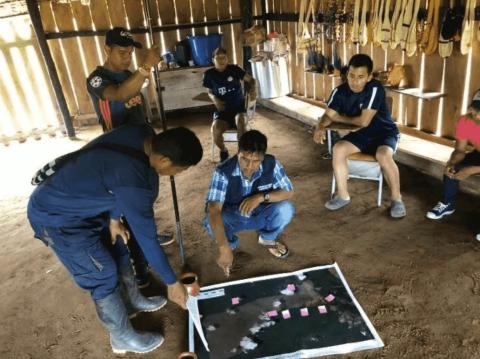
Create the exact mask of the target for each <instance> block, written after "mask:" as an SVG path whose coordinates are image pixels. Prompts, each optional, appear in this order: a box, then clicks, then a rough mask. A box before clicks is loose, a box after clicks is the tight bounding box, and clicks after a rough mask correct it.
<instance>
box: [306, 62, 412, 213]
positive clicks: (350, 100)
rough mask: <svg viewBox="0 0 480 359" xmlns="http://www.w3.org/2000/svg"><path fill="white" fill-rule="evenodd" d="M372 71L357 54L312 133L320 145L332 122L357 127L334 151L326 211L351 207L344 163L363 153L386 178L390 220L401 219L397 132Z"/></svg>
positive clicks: (402, 211)
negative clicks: (332, 189) (335, 186)
mask: <svg viewBox="0 0 480 359" xmlns="http://www.w3.org/2000/svg"><path fill="white" fill-rule="evenodd" d="M372 69H373V62H372V59H371V58H370V57H369V56H367V55H364V54H357V55H354V56H353V57H352V58H351V59H350V62H349V64H348V74H347V82H346V83H344V84H342V85H340V86H338V87H336V88H335V89H334V90H333V91H332V94H331V95H330V99H329V100H328V103H327V106H328V108H327V110H326V111H325V114H324V115H323V116H322V118H321V119H320V121H319V122H318V124H317V127H316V129H315V133H314V141H315V142H317V143H323V141H324V138H325V131H326V127H327V126H329V125H330V124H332V123H333V122H337V123H345V124H350V125H355V126H359V127H360V129H359V130H357V131H354V132H351V133H349V134H348V135H346V136H345V137H343V138H342V139H341V140H340V141H339V142H337V143H336V144H335V146H334V147H333V159H332V165H333V172H334V175H335V179H336V182H337V184H338V191H337V194H336V195H335V196H334V197H333V198H332V199H331V200H329V201H328V202H327V203H326V204H325V207H326V208H327V209H329V210H331V211H335V210H338V209H340V208H343V207H344V206H346V205H347V204H349V203H350V195H349V193H348V188H347V180H348V163H347V159H348V157H349V156H350V155H352V154H354V153H357V152H362V153H367V154H372V155H375V158H376V159H377V161H378V163H379V164H380V167H381V168H382V170H383V172H384V174H385V179H386V181H387V183H388V185H389V186H390V191H391V200H392V203H391V207H390V215H391V217H393V218H403V217H405V216H406V209H405V204H404V203H403V201H402V196H401V194H400V175H399V171H398V167H397V165H396V163H395V161H394V160H393V155H394V153H395V151H396V148H397V143H398V140H399V131H398V129H397V126H396V125H395V123H394V122H393V120H392V118H391V115H390V111H389V109H388V106H387V104H386V101H385V90H384V88H383V86H382V85H381V84H380V82H378V81H376V80H373V79H372Z"/></svg>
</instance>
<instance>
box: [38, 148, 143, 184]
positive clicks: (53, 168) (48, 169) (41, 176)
mask: <svg viewBox="0 0 480 359" xmlns="http://www.w3.org/2000/svg"><path fill="white" fill-rule="evenodd" d="M98 148H103V149H108V150H112V151H115V152H120V153H123V154H125V155H128V156H130V157H133V158H136V159H137V160H139V161H141V162H143V163H144V164H146V165H147V166H150V162H149V159H148V156H147V155H146V154H145V152H143V151H140V150H137V149H135V148H132V147H128V146H124V145H119V144H116V143H98V144H95V145H92V146H88V147H82V148H81V149H79V150H77V151H74V152H70V153H67V154H65V155H63V156H60V157H57V158H56V159H54V160H53V161H50V162H48V163H47V164H46V165H45V166H43V167H42V168H40V169H39V170H38V171H37V172H35V174H34V175H33V177H32V180H31V181H30V183H31V184H32V185H34V186H38V185H39V184H41V183H43V182H44V181H45V180H46V179H47V178H49V177H52V176H53V175H54V174H55V173H57V172H58V170H60V169H61V168H62V167H64V166H65V165H66V164H67V163H69V162H71V161H73V160H74V159H76V158H78V156H80V155H82V154H84V153H87V152H90V151H91V150H94V149H98Z"/></svg>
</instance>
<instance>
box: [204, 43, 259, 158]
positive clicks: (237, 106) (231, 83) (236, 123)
mask: <svg viewBox="0 0 480 359" xmlns="http://www.w3.org/2000/svg"><path fill="white" fill-rule="evenodd" d="M213 64H214V65H215V67H214V68H213V69H209V70H207V71H206V72H205V74H204V75H203V86H204V87H206V88H207V89H208V95H209V97H210V99H211V100H212V102H213V104H214V105H215V107H216V108H217V110H216V111H215V112H214V114H213V124H212V134H213V140H214V142H215V144H216V145H217V147H218V148H219V149H220V161H221V162H223V161H225V160H226V159H227V158H228V151H227V148H226V147H225V143H224V142H223V133H224V132H225V131H227V130H228V129H231V128H236V129H237V132H238V138H240V137H241V136H242V135H243V134H244V133H245V131H247V116H246V113H245V111H246V106H245V97H244V96H243V90H242V83H241V81H243V83H244V86H245V89H246V91H247V93H248V96H249V99H250V100H251V101H253V100H254V99H255V98H256V97H257V92H256V88H255V79H254V78H253V77H252V76H250V75H249V74H247V73H246V72H245V71H244V70H243V69H241V68H240V67H239V66H237V65H231V64H228V56H227V50H225V49H224V48H221V47H219V48H218V49H216V50H215V51H214V52H213Z"/></svg>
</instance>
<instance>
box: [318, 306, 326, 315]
mask: <svg viewBox="0 0 480 359" xmlns="http://www.w3.org/2000/svg"><path fill="white" fill-rule="evenodd" d="M318 311H319V312H320V314H326V313H327V307H325V306H324V305H319V306H318Z"/></svg>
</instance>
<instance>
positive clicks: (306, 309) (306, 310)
mask: <svg viewBox="0 0 480 359" xmlns="http://www.w3.org/2000/svg"><path fill="white" fill-rule="evenodd" d="M300 315H301V316H302V317H308V308H302V309H300Z"/></svg>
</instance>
